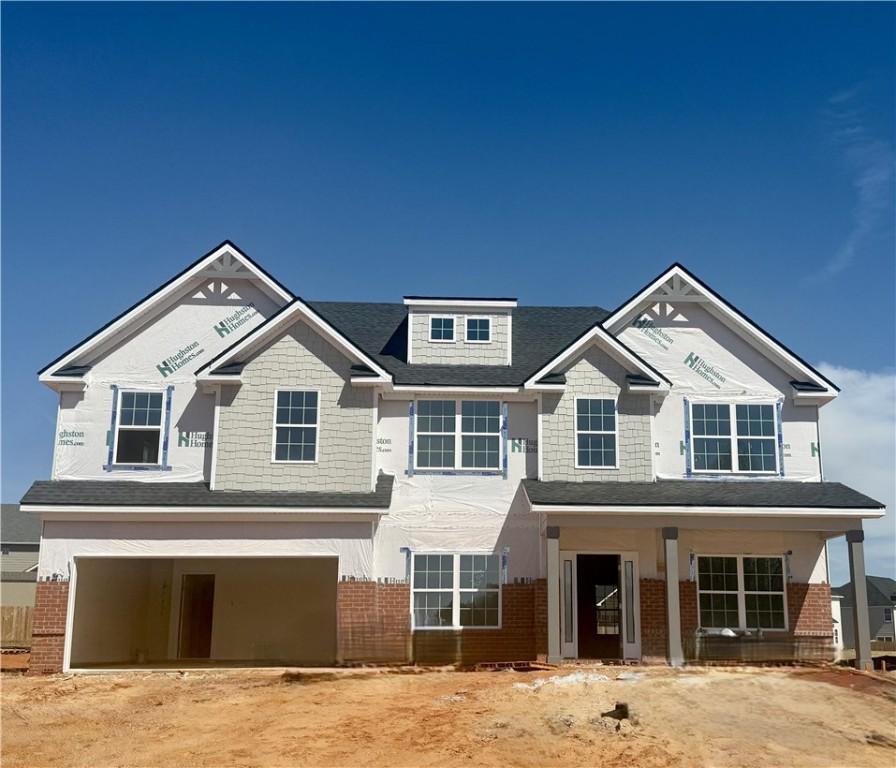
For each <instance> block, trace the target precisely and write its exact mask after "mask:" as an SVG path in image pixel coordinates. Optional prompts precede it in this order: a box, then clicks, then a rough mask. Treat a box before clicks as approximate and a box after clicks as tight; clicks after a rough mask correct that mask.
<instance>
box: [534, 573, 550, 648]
mask: <svg viewBox="0 0 896 768" xmlns="http://www.w3.org/2000/svg"><path fill="white" fill-rule="evenodd" d="M534 586H535V593H534V594H533V596H532V599H533V600H534V601H535V609H534V610H535V658H536V659H543V660H544V659H547V656H548V580H547V579H538V580H537V581H536V582H535V585H534Z"/></svg>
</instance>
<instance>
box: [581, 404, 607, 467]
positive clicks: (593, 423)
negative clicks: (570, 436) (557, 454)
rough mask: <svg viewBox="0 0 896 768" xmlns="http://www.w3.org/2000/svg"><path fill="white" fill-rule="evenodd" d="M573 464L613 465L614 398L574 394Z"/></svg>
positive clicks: (590, 465)
mask: <svg viewBox="0 0 896 768" xmlns="http://www.w3.org/2000/svg"><path fill="white" fill-rule="evenodd" d="M576 467H577V468H579V469H583V468H595V467H596V468H600V467H604V468H615V467H616V401H615V400H609V399H592V398H585V397H577V398H576Z"/></svg>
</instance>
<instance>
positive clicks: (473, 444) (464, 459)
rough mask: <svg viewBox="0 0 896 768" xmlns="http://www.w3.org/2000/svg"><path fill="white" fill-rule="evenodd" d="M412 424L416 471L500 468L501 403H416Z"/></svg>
mask: <svg viewBox="0 0 896 768" xmlns="http://www.w3.org/2000/svg"><path fill="white" fill-rule="evenodd" d="M458 415H459V416H460V418H458ZM416 421H417V425H416V441H415V443H416V467H417V468H418V469H424V470H426V469H444V470H452V469H466V470H476V469H478V470H498V469H499V468H500V466H501V403H500V402H498V401H497V400H418V401H417V412H416Z"/></svg>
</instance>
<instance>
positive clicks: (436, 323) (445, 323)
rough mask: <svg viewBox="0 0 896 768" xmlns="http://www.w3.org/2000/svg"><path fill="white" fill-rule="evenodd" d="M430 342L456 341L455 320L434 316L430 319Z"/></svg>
mask: <svg viewBox="0 0 896 768" xmlns="http://www.w3.org/2000/svg"><path fill="white" fill-rule="evenodd" d="M429 340H430V341H454V318H453V317H443V316H440V315H433V316H432V317H430V318H429Z"/></svg>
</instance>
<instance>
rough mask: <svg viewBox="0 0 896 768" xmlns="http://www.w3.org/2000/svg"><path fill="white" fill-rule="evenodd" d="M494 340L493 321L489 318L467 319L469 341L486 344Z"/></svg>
mask: <svg viewBox="0 0 896 768" xmlns="http://www.w3.org/2000/svg"><path fill="white" fill-rule="evenodd" d="M491 340H492V321H491V318H488V317H468V318H467V341H472V342H476V343H479V344H484V343H485V342H488V341H491Z"/></svg>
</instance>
